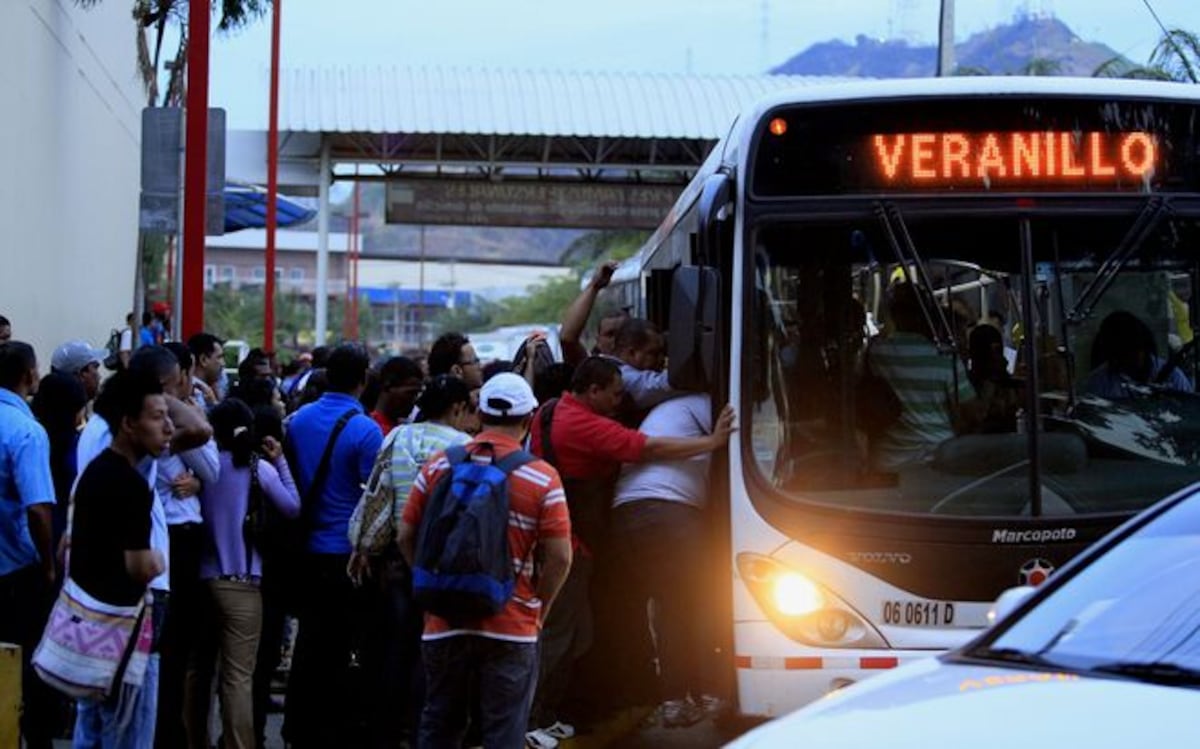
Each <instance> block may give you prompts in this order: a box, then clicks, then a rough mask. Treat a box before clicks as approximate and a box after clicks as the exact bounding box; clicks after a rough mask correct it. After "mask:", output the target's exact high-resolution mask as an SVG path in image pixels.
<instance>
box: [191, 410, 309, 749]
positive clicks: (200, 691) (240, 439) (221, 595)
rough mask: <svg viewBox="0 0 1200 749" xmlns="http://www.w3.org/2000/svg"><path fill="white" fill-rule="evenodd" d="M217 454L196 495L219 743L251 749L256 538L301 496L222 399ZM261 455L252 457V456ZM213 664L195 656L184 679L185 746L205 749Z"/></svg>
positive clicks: (281, 464) (246, 414)
mask: <svg viewBox="0 0 1200 749" xmlns="http://www.w3.org/2000/svg"><path fill="white" fill-rule="evenodd" d="M209 421H210V423H211V424H212V428H213V436H214V438H215V439H216V441H217V448H218V449H219V450H220V459H221V474H220V479H219V480H218V481H217V482H216V483H214V484H211V485H206V486H205V487H204V488H203V490H202V491H201V493H200V504H201V507H202V508H203V512H204V524H205V535H206V543H205V549H204V555H203V557H202V559H201V563H200V578H201V580H203V581H204V584H205V585H206V586H207V588H208V591H209V593H210V596H211V602H212V614H213V617H214V620H215V621H214V624H215V626H214V627H213V630H214V635H215V639H216V641H217V642H216V645H217V648H216V649H217V654H218V655H219V658H220V673H221V680H220V688H219V693H220V699H221V714H222V721H223V728H224V745H225V746H226V747H228V748H229V749H253V748H254V746H255V744H256V741H255V731H254V713H253V709H252V704H253V700H252V684H253V677H254V666H255V661H256V658H257V656H258V643H259V637H260V635H261V630H262V594H261V591H260V589H259V583H260V581H261V579H262V558H261V556H260V554H259V550H258V549H257V548H256V543H257V541H256V533H257V531H258V530H259V529H260V523H261V518H262V517H263V513H264V512H265V511H266V507H265V505H266V504H267V503H270V504H271V505H273V506H274V508H275V509H276V510H278V511H279V512H280V513H281V514H283V515H284V516H286V517H295V516H297V515H298V514H299V513H300V495H299V493H298V492H297V491H296V484H295V482H294V481H293V480H292V473H291V471H290V470H289V468H288V464H287V461H286V460H285V459H284V457H283V446H282V445H281V444H280V442H279V440H277V439H276V438H274V437H265V438H263V439H261V440H260V439H259V438H258V437H257V436H256V432H255V424H254V413H253V412H252V411H251V410H250V407H249V406H247V405H246V404H245V403H243V402H242V401H240V400H238V399H236V398H229V399H227V400H225V401H223V402H221V403H220V404H218V405H217V406H216V407H214V408H213V410H212V411H211V412H209ZM260 455H261V456H262V457H259V456H260ZM213 665H214V664H213V658H211V657H204V656H201V657H200V658H198V659H197V661H196V662H195V663H194V664H193V667H192V668H191V669H190V671H189V673H188V683H187V705H188V708H187V710H186V723H187V729H188V745H189V746H190V747H191V748H192V749H208V747H209V746H210V745H209V742H208V730H207V729H208V722H207V716H208V703H209V699H208V696H209V695H208V691H209V685H210V684H211V683H212V669H213Z"/></svg>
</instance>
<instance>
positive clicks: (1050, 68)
mask: <svg viewBox="0 0 1200 749" xmlns="http://www.w3.org/2000/svg"><path fill="white" fill-rule="evenodd" d="M1062 69H1063V65H1062V61H1061V60H1052V59H1050V58H1048V57H1035V58H1033V59H1032V60H1030V61H1029V62H1027V63H1025V66H1024V67H1022V68H1021V72H1020V75H1037V76H1045V75H1060V74H1061V73H1062Z"/></svg>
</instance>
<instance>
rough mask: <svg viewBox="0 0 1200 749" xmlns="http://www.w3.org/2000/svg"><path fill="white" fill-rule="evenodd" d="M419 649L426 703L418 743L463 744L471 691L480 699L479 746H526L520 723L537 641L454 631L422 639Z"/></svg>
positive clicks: (435, 748) (444, 748)
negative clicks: (449, 635) (507, 639)
mask: <svg viewBox="0 0 1200 749" xmlns="http://www.w3.org/2000/svg"><path fill="white" fill-rule="evenodd" d="M421 655H422V657H423V658H424V661H425V709H424V711H423V712H422V713H421V740H420V742H419V743H418V746H419V747H420V749H458V747H461V746H462V745H463V735H464V734H465V733H466V727H467V716H468V714H469V708H470V705H469V704H468V699H469V698H470V695H471V694H472V693H473V694H474V695H476V696H477V697H478V699H479V703H480V704H479V715H480V723H481V725H480V729H481V733H482V735H483V746H484V749H513V748H514V747H523V746H525V731H526V726H525V724H526V723H527V722H528V720H529V705H530V703H531V702H532V701H533V689H534V686H536V684H537V668H538V646H537V643H534V642H505V641H504V640H493V639H490V638H487V637H479V636H477V635H457V636H454V637H446V638H444V639H441V640H431V641H426V642H424V643H422V644H421ZM472 687H474V689H472Z"/></svg>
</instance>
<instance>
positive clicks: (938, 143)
mask: <svg viewBox="0 0 1200 749" xmlns="http://www.w3.org/2000/svg"><path fill="white" fill-rule="evenodd" d="M869 143H870V146H869V152H870V154H871V155H872V157H873V160H874V166H875V173H876V174H877V175H878V178H879V181H880V184H882V185H892V186H921V185H931V186H932V185H945V186H952V185H963V186H969V185H971V184H979V183H987V182H991V181H995V182H996V183H997V184H1003V183H1005V182H1007V183H1010V184H1014V185H1017V184H1019V185H1021V186H1026V187H1028V186H1034V185H1037V184H1039V183H1053V184H1059V185H1061V184H1063V183H1070V182H1075V181H1078V182H1087V183H1089V184H1091V185H1096V184H1099V183H1104V182H1110V183H1112V184H1114V185H1118V184H1127V183H1130V182H1137V181H1144V180H1149V179H1152V178H1153V177H1154V174H1155V171H1156V169H1157V166H1158V142H1157V139H1156V138H1155V137H1154V136H1153V135H1151V134H1150V133H1144V132H1132V133H1101V132H1091V133H1079V134H1076V133H1068V132H1062V133H1055V132H1046V133H1037V132H986V133H964V132H949V133H946V132H943V133H928V132H926V133H896V134H875V135H872V136H870V138H869Z"/></svg>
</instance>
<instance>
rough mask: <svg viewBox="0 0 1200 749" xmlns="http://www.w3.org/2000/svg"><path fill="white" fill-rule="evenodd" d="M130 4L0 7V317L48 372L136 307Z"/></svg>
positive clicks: (66, 0)
mask: <svg viewBox="0 0 1200 749" xmlns="http://www.w3.org/2000/svg"><path fill="white" fill-rule="evenodd" d="M130 7H131V3H130V2H128V0H105V1H104V2H102V3H99V4H97V5H96V6H95V7H94V8H92V9H91V10H88V11H84V10H81V9H79V8H78V7H76V5H75V4H74V3H73V2H72V0H2V1H0V102H2V103H3V116H0V154H3V176H2V177H0V237H3V240H0V260H2V263H3V264H2V267H3V272H0V314H3V315H4V316H6V317H8V318H9V319H10V320H12V324H13V337H14V338H16V339H20V340H25V341H28V342H30V343H32V344H34V346H36V347H37V350H38V358H39V363H40V364H41V365H42V366H43V368H48V367H49V360H50V353H51V352H52V351H53V349H54V347H55V346H57V345H58V344H59V343H61V342H62V341H64V340H67V339H69V338H76V337H82V338H88V339H90V340H91V341H92V343H93V344H94V345H97V346H102V345H103V344H104V342H105V341H106V340H107V339H108V333H109V331H110V329H112V328H113V327H117V326H119V325H122V324H124V320H125V314H126V313H127V312H129V310H130V308H131V305H132V300H133V287H134V267H135V259H136V251H137V248H136V243H137V217H138V182H139V169H140V167H139V161H140V150H139V137H140V136H139V133H140V129H141V109H142V106H143V103H144V101H145V97H144V95H143V94H142V90H141V86H140V84H139V82H138V78H137V67H136V48H135V36H134V34H135V30H134V29H135V27H134V22H133V19H132V18H131V16H130Z"/></svg>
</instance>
